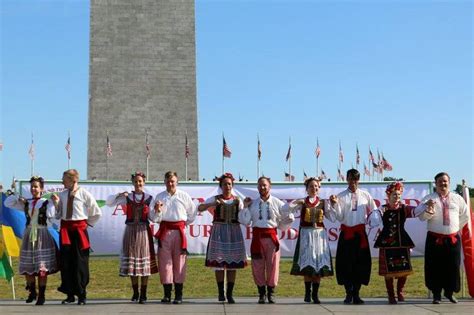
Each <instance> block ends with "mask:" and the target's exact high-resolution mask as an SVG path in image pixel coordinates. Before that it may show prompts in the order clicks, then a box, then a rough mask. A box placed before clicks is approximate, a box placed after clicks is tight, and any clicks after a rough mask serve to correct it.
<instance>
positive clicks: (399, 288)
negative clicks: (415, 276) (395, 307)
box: [397, 277, 407, 302]
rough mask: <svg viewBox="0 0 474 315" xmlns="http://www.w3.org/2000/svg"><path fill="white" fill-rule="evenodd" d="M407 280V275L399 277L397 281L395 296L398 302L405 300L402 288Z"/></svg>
mask: <svg viewBox="0 0 474 315" xmlns="http://www.w3.org/2000/svg"><path fill="white" fill-rule="evenodd" d="M406 282H407V277H400V278H398V281H397V298H398V302H405V295H404V293H403V288H404V287H405V283H406Z"/></svg>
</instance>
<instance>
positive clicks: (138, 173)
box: [132, 172, 146, 181]
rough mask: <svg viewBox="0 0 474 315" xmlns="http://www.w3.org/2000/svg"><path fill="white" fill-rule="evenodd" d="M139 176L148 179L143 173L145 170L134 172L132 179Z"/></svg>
mask: <svg viewBox="0 0 474 315" xmlns="http://www.w3.org/2000/svg"><path fill="white" fill-rule="evenodd" d="M137 176H140V177H142V178H143V180H145V179H146V175H145V173H143V172H135V173H133V174H132V181H133V180H134V179H135V177H137Z"/></svg>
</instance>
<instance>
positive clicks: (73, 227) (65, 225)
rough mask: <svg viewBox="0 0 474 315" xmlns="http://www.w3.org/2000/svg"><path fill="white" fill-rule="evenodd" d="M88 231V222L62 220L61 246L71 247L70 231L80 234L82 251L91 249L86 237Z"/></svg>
mask: <svg viewBox="0 0 474 315" xmlns="http://www.w3.org/2000/svg"><path fill="white" fill-rule="evenodd" d="M86 229H87V220H79V221H65V220H61V229H60V233H61V245H71V240H70V239H69V233H68V232H69V231H71V232H72V231H77V232H78V233H79V241H80V244H81V250H84V249H89V248H90V244H89V239H88V238H87V236H86V233H85V231H86Z"/></svg>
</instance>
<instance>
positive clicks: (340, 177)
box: [337, 168, 345, 181]
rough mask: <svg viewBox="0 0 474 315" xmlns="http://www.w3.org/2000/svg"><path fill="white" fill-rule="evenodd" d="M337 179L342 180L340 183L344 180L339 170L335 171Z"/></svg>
mask: <svg viewBox="0 0 474 315" xmlns="http://www.w3.org/2000/svg"><path fill="white" fill-rule="evenodd" d="M337 178H338V179H340V180H342V181H344V180H345V178H344V175H342V173H341V169H340V168H338V169H337Z"/></svg>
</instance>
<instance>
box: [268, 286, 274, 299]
mask: <svg viewBox="0 0 474 315" xmlns="http://www.w3.org/2000/svg"><path fill="white" fill-rule="evenodd" d="M274 289H275V287H271V286H269V285H267V298H268V303H270V304H275V296H274V295H273V293H274V292H275V291H274Z"/></svg>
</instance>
